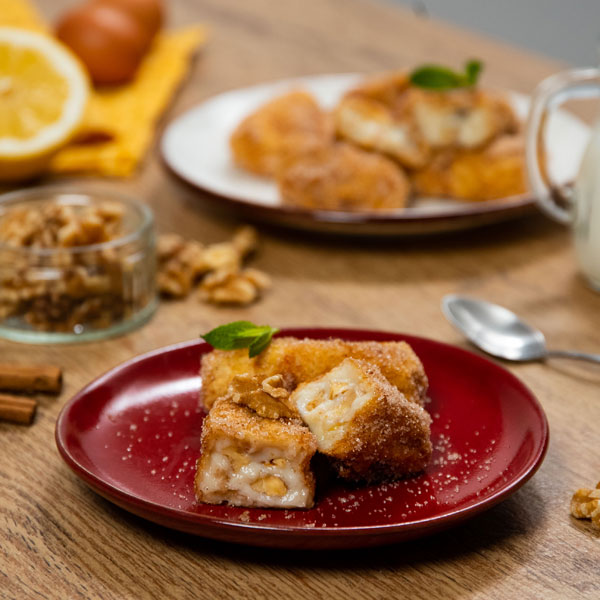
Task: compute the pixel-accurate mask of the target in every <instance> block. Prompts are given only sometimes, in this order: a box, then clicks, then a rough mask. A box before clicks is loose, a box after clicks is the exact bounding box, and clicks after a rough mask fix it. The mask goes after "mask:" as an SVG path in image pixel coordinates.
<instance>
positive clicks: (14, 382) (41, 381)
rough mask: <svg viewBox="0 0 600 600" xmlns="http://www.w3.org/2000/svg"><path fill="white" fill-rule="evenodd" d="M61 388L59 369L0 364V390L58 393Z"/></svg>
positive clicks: (60, 371)
mask: <svg viewBox="0 0 600 600" xmlns="http://www.w3.org/2000/svg"><path fill="white" fill-rule="evenodd" d="M61 387H62V370H61V368H60V367H54V366H52V365H27V366H21V365H8V364H0V390H14V391H28V392H54V393H58V392H60V389H61Z"/></svg>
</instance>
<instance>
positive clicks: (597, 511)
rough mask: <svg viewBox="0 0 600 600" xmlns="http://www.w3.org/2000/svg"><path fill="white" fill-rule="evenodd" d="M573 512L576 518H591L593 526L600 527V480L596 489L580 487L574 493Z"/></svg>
mask: <svg viewBox="0 0 600 600" xmlns="http://www.w3.org/2000/svg"><path fill="white" fill-rule="evenodd" d="M571 514H572V515H573V516H574V517H575V518H576V519H591V521H592V526H593V527H595V528H596V529H600V482H598V484H597V485H596V489H593V490H592V489H589V488H580V489H578V490H577V491H576V492H575V493H574V494H573V498H571Z"/></svg>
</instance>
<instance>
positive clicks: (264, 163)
mask: <svg viewBox="0 0 600 600" xmlns="http://www.w3.org/2000/svg"><path fill="white" fill-rule="evenodd" d="M332 137H333V128H332V124H331V120H330V117H329V116H328V115H327V114H326V113H325V112H324V111H322V110H321V109H320V108H319V105H318V104H317V102H316V100H315V99H314V98H313V97H312V96H311V95H310V94H309V93H307V92H304V91H301V90H297V91H292V92H290V93H288V94H285V95H284V96H281V97H279V98H276V99H274V100H272V101H271V102H268V103H266V104H264V105H263V106H261V107H260V108H259V109H258V110H257V111H256V112H254V113H252V114H251V115H249V116H248V117H246V118H245V119H244V120H243V121H242V122H241V123H240V124H239V125H238V126H237V127H236V129H235V131H234V132H233V133H232V135H231V138H230V147H231V151H232V154H233V159H234V161H235V163H236V164H237V165H238V166H239V167H241V168H243V169H246V170H248V171H251V172H253V173H256V174H258V175H264V176H269V177H272V176H274V175H275V174H276V173H277V171H278V170H279V168H280V166H281V163H282V161H284V160H287V159H289V158H290V157H291V156H296V155H298V154H305V153H311V152H314V151H315V150H317V149H318V148H320V147H322V146H324V145H327V144H329V143H331V140H332Z"/></svg>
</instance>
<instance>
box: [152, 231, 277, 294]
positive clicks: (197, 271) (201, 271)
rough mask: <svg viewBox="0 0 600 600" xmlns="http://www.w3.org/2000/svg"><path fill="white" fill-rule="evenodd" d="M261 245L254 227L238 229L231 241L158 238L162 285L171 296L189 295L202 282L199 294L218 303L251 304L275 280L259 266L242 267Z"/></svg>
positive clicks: (172, 235) (159, 279)
mask: <svg viewBox="0 0 600 600" xmlns="http://www.w3.org/2000/svg"><path fill="white" fill-rule="evenodd" d="M256 246H257V235H256V231H255V230H254V228H252V227H248V226H246V227H241V228H240V229H238V230H237V231H236V232H235V234H234V237H233V239H232V240H231V241H230V242H221V243H218V244H212V245H210V246H206V247H204V246H203V245H202V244H200V243H199V242H196V241H184V240H183V238H181V237H180V236H178V235H174V234H167V235H161V236H159V238H158V248H157V254H158V261H159V269H158V278H157V281H158V288H159V290H160V291H161V292H162V293H163V294H165V295H167V296H171V297H175V298H181V297H185V296H187V295H188V294H189V293H190V291H191V289H192V288H193V287H194V286H195V285H196V283H197V282H198V281H200V284H199V297H200V298H201V299H202V300H204V301H206V302H213V303H215V304H250V303H251V302H253V301H254V300H256V299H257V298H258V297H259V296H260V293H261V292H262V291H263V290H264V289H266V288H268V287H269V285H270V283H271V280H270V278H269V277H268V275H266V274H265V273H263V272H261V271H258V270H257V269H242V261H243V259H244V257H245V256H246V255H248V254H249V253H251V252H253V251H254V250H255V249H256Z"/></svg>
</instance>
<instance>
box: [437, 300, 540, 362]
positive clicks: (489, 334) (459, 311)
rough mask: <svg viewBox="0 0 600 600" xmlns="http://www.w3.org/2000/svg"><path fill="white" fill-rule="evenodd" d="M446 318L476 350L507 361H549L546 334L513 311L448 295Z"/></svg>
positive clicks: (444, 309)
mask: <svg viewBox="0 0 600 600" xmlns="http://www.w3.org/2000/svg"><path fill="white" fill-rule="evenodd" d="M442 310H443V312H444V314H445V315H446V318H447V319H448V320H449V321H450V322H451V323H452V324H453V325H455V326H456V327H457V328H458V329H459V330H460V331H462V332H463V333H464V334H465V336H466V337H467V339H469V340H470V341H471V342H472V343H473V344H475V345H476V346H477V347H479V348H481V349H482V350H484V351H485V352H487V353H488V354H491V355H493V356H497V357H499V358H504V359H506V360H514V361H523V360H540V359H543V358H546V356H547V355H548V349H547V348H546V338H545V337H544V334H543V333H542V332H541V331H539V330H538V329H535V328H533V327H531V326H530V325H528V324H527V323H525V322H523V321H522V320H521V319H520V318H519V317H518V316H517V315H515V313H513V312H511V311H510V310H508V309H506V308H504V307H502V306H498V305H497V304H492V303H491V302H485V301H484V300H477V299H475V298H469V297H467V296H457V295H448V296H445V297H444V299H443V300H442Z"/></svg>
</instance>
